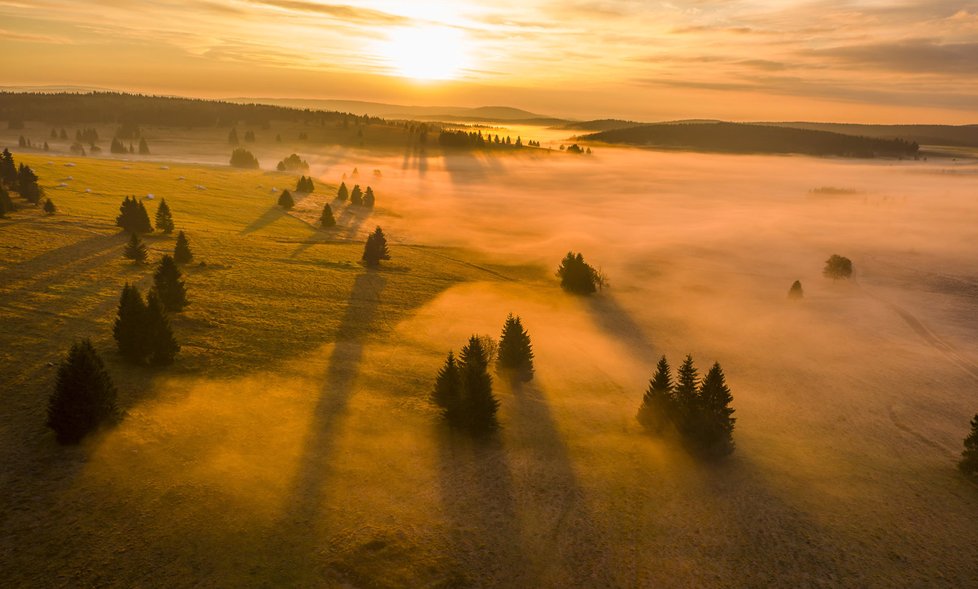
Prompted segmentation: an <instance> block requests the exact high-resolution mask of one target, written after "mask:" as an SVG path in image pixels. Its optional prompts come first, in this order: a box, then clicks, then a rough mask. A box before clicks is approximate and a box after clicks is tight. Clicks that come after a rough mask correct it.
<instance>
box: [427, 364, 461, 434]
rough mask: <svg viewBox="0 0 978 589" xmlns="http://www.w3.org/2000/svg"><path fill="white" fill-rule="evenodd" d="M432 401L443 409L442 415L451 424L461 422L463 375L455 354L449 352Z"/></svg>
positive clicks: (437, 378) (440, 371) (439, 373)
mask: <svg viewBox="0 0 978 589" xmlns="http://www.w3.org/2000/svg"><path fill="white" fill-rule="evenodd" d="M431 400H432V402H434V404H435V405H438V407H440V408H441V411H442V415H443V416H444V417H445V419H447V420H448V422H449V423H451V424H453V425H456V424H459V423H460V421H461V408H462V374H461V371H460V369H459V365H458V362H457V361H456V359H455V354H454V352H448V357H447V358H446V359H445V365H444V366H442V368H441V370H439V371H438V376H437V377H436V378H435V386H434V389H433V390H432V391H431Z"/></svg>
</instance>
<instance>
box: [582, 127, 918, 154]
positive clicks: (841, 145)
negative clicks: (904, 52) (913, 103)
mask: <svg viewBox="0 0 978 589" xmlns="http://www.w3.org/2000/svg"><path fill="white" fill-rule="evenodd" d="M581 139H584V140H588V141H603V142H605V143H622V144H627V145H641V146H649V147H664V148H675V149H692V150H702V151H717V152H728V153H800V154H807V155H819V156H832V155H834V156H845V157H876V156H886V157H913V156H915V155H916V154H917V151H918V145H917V144H916V143H914V142H910V141H905V140H902V139H875V138H870V137H858V136H855V135H843V134H841V133H830V132H828V131H814V130H808V129H791V128H786V127H774V126H768V125H753V124H743V123H683V124H661V125H641V126H638V127H631V128H628V129H615V130H611V131H603V132H601V133H593V134H590V135H585V136H584V137H581Z"/></svg>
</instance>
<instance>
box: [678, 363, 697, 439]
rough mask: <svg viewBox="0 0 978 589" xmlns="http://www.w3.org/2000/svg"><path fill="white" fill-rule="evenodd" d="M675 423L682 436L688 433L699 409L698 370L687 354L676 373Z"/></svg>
mask: <svg viewBox="0 0 978 589" xmlns="http://www.w3.org/2000/svg"><path fill="white" fill-rule="evenodd" d="M675 391H676V393H675V406H676V411H675V415H676V417H675V420H674V421H675V424H676V427H677V429H679V432H680V433H681V434H683V435H684V436H687V435H690V434H691V432H692V429H693V427H694V421H695V416H696V414H697V413H698V411H699V372H698V371H697V370H696V366H695V365H694V364H693V357H692V356H691V355H689V354H687V355H686V359H685V360H683V363H682V365H681V366H680V367H679V371H678V373H677V375H676V389H675Z"/></svg>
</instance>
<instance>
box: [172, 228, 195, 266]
mask: <svg viewBox="0 0 978 589" xmlns="http://www.w3.org/2000/svg"><path fill="white" fill-rule="evenodd" d="M193 259H194V254H193V252H191V251H190V242H188V241H187V236H186V235H184V233H183V231H181V232H179V233H177V245H176V247H174V248H173V261H174V262H176V263H177V264H189V263H190V262H191V261H193Z"/></svg>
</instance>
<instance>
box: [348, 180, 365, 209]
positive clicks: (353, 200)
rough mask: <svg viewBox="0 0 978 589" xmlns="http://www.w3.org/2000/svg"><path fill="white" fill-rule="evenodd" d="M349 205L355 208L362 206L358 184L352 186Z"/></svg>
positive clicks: (361, 193)
mask: <svg viewBox="0 0 978 589" xmlns="http://www.w3.org/2000/svg"><path fill="white" fill-rule="evenodd" d="M350 204H351V205H353V206H356V207H359V206H363V191H362V190H360V185H359V184H354V185H353V192H351V193H350Z"/></svg>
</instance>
